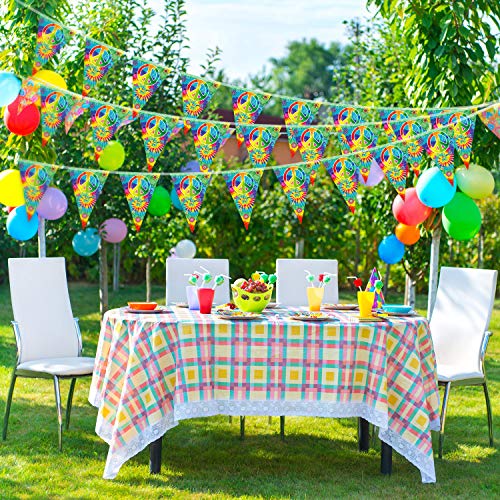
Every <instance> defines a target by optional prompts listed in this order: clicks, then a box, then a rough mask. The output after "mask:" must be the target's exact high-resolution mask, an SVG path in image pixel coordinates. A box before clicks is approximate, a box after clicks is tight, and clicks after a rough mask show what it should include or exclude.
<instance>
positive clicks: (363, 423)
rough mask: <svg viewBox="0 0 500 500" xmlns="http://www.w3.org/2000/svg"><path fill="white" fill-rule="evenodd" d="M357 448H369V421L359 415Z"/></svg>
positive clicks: (363, 449) (366, 449) (365, 449)
mask: <svg viewBox="0 0 500 500" xmlns="http://www.w3.org/2000/svg"><path fill="white" fill-rule="evenodd" d="M358 448H359V451H368V450H369V449H370V423H369V422H368V420H365V419H364V418H361V417H359V418H358Z"/></svg>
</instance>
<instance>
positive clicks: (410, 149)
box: [391, 117, 430, 177]
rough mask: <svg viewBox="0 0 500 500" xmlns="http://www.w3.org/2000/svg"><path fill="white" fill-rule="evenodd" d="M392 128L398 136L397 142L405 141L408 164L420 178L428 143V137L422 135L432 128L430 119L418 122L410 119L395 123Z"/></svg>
mask: <svg viewBox="0 0 500 500" xmlns="http://www.w3.org/2000/svg"><path fill="white" fill-rule="evenodd" d="M391 127H392V128H393V130H394V132H395V134H396V138H397V140H398V141H404V146H405V148H406V153H407V155H408V158H407V162H408V164H409V166H410V167H411V169H412V170H413V172H414V173H415V175H416V176H417V177H418V176H419V175H420V172H421V165H422V161H423V159H424V153H425V149H426V142H427V136H426V135H422V134H424V133H425V132H426V131H427V130H428V129H429V127H430V121H429V118H428V117H426V118H425V119H418V120H415V119H412V118H410V119H408V120H406V121H403V122H393V123H392V124H391ZM415 136H418V137H415Z"/></svg>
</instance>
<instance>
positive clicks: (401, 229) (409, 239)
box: [395, 224, 420, 245]
mask: <svg viewBox="0 0 500 500" xmlns="http://www.w3.org/2000/svg"><path fill="white" fill-rule="evenodd" d="M395 232H396V238H397V239H398V240H399V241H400V242H401V243H403V245H414V244H415V243H416V242H417V241H418V240H419V239H420V229H418V228H417V227H415V226H407V225H406V224H398V225H397V226H396V231H395Z"/></svg>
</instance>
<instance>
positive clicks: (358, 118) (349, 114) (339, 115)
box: [332, 106, 369, 131]
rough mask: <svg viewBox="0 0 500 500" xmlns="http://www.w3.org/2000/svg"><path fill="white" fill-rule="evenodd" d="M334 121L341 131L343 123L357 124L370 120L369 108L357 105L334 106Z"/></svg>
mask: <svg viewBox="0 0 500 500" xmlns="http://www.w3.org/2000/svg"><path fill="white" fill-rule="evenodd" d="M332 116H333V123H334V124H335V125H336V126H337V130H339V131H340V129H341V127H342V126H343V125H356V124H358V123H363V122H367V121H369V119H368V109H366V108H360V107H357V106H332Z"/></svg>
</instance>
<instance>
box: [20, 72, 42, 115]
mask: <svg viewBox="0 0 500 500" xmlns="http://www.w3.org/2000/svg"><path fill="white" fill-rule="evenodd" d="M19 97H20V99H19V104H18V105H17V112H18V113H20V112H21V111H22V110H23V109H24V108H25V107H26V106H29V105H30V104H35V105H36V106H40V104H41V99H40V82H39V81H38V80H34V79H33V78H31V77H30V78H26V79H24V80H23V83H22V85H21V90H20V91H19Z"/></svg>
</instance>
